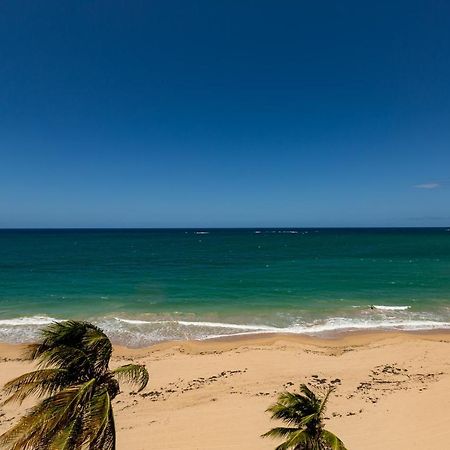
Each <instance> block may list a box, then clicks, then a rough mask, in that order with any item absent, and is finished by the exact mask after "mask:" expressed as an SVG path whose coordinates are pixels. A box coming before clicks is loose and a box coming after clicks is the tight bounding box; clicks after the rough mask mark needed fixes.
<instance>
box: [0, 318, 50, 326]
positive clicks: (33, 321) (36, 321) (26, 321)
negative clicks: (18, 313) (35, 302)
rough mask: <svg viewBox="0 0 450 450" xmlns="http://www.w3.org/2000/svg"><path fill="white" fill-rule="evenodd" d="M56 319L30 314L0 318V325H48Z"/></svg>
mask: <svg viewBox="0 0 450 450" xmlns="http://www.w3.org/2000/svg"><path fill="white" fill-rule="evenodd" d="M57 320H58V319H54V318H53V317H48V316H31V317H17V318H15V319H2V320H0V327H1V326H13V327H14V326H16V327H17V326H30V325H49V324H51V323H53V322H56V321H57Z"/></svg>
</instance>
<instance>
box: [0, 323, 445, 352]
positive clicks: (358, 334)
mask: <svg viewBox="0 0 450 450" xmlns="http://www.w3.org/2000/svg"><path fill="white" fill-rule="evenodd" d="M407 337H411V338H417V339H419V340H430V341H445V342H447V341H448V342H450V330H449V329H433V330H352V331H339V332H336V333H332V334H331V333H329V334H327V335H320V336H318V335H315V336H312V335H308V334H301V333H298V334H294V333H257V332H255V333H247V334H239V335H230V336H220V337H211V338H205V339H183V340H167V341H160V342H155V343H154V344H150V345H144V346H127V345H123V344H120V343H115V342H113V349H114V351H121V352H123V351H125V352H128V351H129V352H133V351H138V352H142V351H144V352H145V351H148V352H150V353H151V352H157V351H162V350H170V349H172V348H191V349H194V348H198V349H199V350H201V349H210V348H212V349H213V348H214V347H217V348H220V349H221V350H224V349H227V348H230V349H234V348H239V347H242V346H246V345H252V344H257V345H262V346H273V345H275V344H277V343H279V342H286V343H289V344H291V345H299V346H304V345H312V346H317V347H330V346H332V347H337V348H338V347H345V346H348V345H367V344H371V343H376V342H379V341H383V340H386V339H392V338H400V339H401V338H407ZM31 343H32V342H24V343H11V342H5V341H0V355H2V354H4V353H5V352H6V353H14V352H17V351H20V349H21V348H24V347H26V346H27V345H29V344H31Z"/></svg>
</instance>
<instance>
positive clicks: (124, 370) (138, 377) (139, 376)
mask: <svg viewBox="0 0 450 450" xmlns="http://www.w3.org/2000/svg"><path fill="white" fill-rule="evenodd" d="M112 372H113V374H114V375H115V376H116V377H117V378H118V379H119V381H125V382H128V383H130V384H133V385H135V386H137V387H138V392H140V391H142V389H144V388H145V386H147V383H148V380H149V375H148V372H147V369H146V368H145V366H142V365H140V364H127V365H125V366H121V367H118V368H117V369H114V370H113V371H112Z"/></svg>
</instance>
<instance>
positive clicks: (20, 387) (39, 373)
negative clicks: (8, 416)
mask: <svg viewBox="0 0 450 450" xmlns="http://www.w3.org/2000/svg"><path fill="white" fill-rule="evenodd" d="M111 353H112V345H111V342H110V340H109V339H108V337H107V336H106V335H105V333H103V331H102V330H101V329H100V328H98V327H96V326H95V325H92V324H90V323H87V322H75V321H68V322H59V323H53V324H51V325H49V326H48V327H46V328H45V329H44V330H43V331H42V337H41V340H40V341H39V342H38V343H36V344H33V345H30V346H28V348H27V352H26V356H27V357H28V358H29V359H31V360H34V361H35V362H36V363H37V365H38V369H37V370H35V371H33V372H29V373H26V374H24V375H22V376H20V377H18V378H15V379H14V380H12V381H10V382H9V383H7V384H6V385H5V387H4V390H5V391H6V394H7V395H8V396H9V397H8V398H7V400H6V401H5V403H9V402H13V401H17V402H19V403H21V402H22V401H23V400H24V399H25V398H27V397H29V396H31V395H34V396H37V397H46V398H44V399H43V400H41V401H40V402H39V403H38V404H37V405H36V406H34V407H33V408H31V409H30V410H28V411H27V413H26V414H25V415H24V416H23V417H22V418H21V419H20V420H19V422H18V423H17V424H16V425H15V426H13V427H12V428H11V429H10V430H8V431H7V432H6V433H4V434H2V435H1V436H0V447H1V448H7V449H10V450H44V449H45V450H79V449H89V450H114V449H115V447H116V433H115V427H114V415H113V409H112V404H111V401H112V400H113V399H114V397H116V395H117V394H119V392H120V388H119V381H122V380H123V381H128V382H130V383H132V384H134V385H136V386H137V388H138V390H139V391H140V390H142V389H144V387H145V386H146V385H147V383H148V379H149V376H148V372H147V369H146V368H145V367H144V366H141V365H138V364H128V365H125V366H122V367H119V368H118V369H114V370H110V369H109V360H110V358H111Z"/></svg>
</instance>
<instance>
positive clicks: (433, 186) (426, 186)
mask: <svg viewBox="0 0 450 450" xmlns="http://www.w3.org/2000/svg"><path fill="white" fill-rule="evenodd" d="M439 186H440V184H439V183H423V184H416V185H415V186H414V187H415V188H417V189H436V188H438V187H439Z"/></svg>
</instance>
